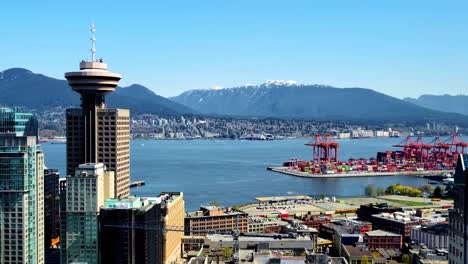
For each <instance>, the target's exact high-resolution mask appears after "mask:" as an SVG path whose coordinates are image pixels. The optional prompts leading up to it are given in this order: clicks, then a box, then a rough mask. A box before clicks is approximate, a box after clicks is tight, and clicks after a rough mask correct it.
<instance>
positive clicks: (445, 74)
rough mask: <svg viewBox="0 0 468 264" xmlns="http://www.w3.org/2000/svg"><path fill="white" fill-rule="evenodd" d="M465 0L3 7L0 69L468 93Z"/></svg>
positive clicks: (161, 82) (170, 89) (173, 90)
mask: <svg viewBox="0 0 468 264" xmlns="http://www.w3.org/2000/svg"><path fill="white" fill-rule="evenodd" d="M467 8H468V2H464V1H447V2H443V3H442V2H439V1H411V2H409V1H369V2H362V1H353V2H351V1H334V2H329V1H288V2H284V1H247V0H245V1H236V2H228V1H219V2H214V1H213V2H211V1H204V2H189V1H179V2H172V1H171V2H153V1H144V2H138V4H136V3H130V2H125V3H119V4H118V5H116V4H114V5H111V4H109V3H104V2H97V3H95V2H91V1H81V2H80V5H75V4H71V3H67V2H59V1H49V2H45V3H44V2H41V3H39V2H37V3H36V2H32V3H28V5H27V6H23V5H21V4H18V3H16V2H12V1H10V2H7V3H3V4H2V9H3V10H4V11H3V14H2V16H1V17H0V23H2V24H3V29H4V30H3V32H2V49H1V50H0V54H1V58H2V60H0V71H3V70H6V69H8V68H12V67H22V68H27V69H30V70H32V71H33V72H36V73H41V74H45V75H48V76H51V77H54V78H59V79H64V77H63V74H64V71H66V70H73V69H75V68H76V65H77V63H78V62H79V61H81V60H82V59H90V57H91V52H90V51H89V50H90V48H91V41H90V36H91V34H90V25H91V23H92V22H93V21H94V22H95V24H96V29H97V32H96V39H97V41H96V49H97V53H96V56H97V58H103V59H104V61H106V62H108V63H109V65H110V70H111V71H115V72H120V73H122V74H123V76H124V79H123V81H122V83H121V85H122V86H128V85H130V84H133V83H138V84H141V85H144V86H146V87H148V88H150V89H151V90H153V91H154V92H155V93H157V94H159V95H162V96H166V97H168V96H175V95H178V94H180V93H182V92H184V91H187V90H191V89H208V88H210V87H214V88H221V87H235V86H241V85H244V84H247V83H248V84H261V83H263V82H265V81H267V80H295V81H297V82H299V83H306V84H324V85H332V86H336V87H363V88H370V89H373V90H376V91H378V92H382V93H385V94H388V95H391V96H395V97H398V98H403V97H418V96H420V95H422V94H452V95H455V94H467V93H468V92H467V89H466V88H467V87H468V80H467V78H466V73H467V72H468V52H467V50H468V49H467V48H466V46H467V44H466V43H468V32H467V29H466V25H467V24H468V17H467V16H466V14H465V10H466V9H467Z"/></svg>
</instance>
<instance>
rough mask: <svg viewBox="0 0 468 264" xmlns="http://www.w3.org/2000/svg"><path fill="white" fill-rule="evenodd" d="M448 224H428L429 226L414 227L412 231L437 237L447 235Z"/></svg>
mask: <svg viewBox="0 0 468 264" xmlns="http://www.w3.org/2000/svg"><path fill="white" fill-rule="evenodd" d="M448 228H449V224H448V223H437V224H429V225H421V226H415V227H413V229H419V230H420V231H422V232H427V233H431V234H437V235H447V234H448Z"/></svg>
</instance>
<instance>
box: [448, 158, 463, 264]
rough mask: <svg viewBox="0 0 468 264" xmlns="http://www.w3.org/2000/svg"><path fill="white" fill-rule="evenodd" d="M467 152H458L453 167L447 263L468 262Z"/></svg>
mask: <svg viewBox="0 0 468 264" xmlns="http://www.w3.org/2000/svg"><path fill="white" fill-rule="evenodd" d="M467 166H468V154H460V156H459V158H458V162H457V166H456V168H455V176H454V178H455V179H454V185H453V194H454V206H453V209H452V210H450V212H449V257H448V259H449V263H450V264H459V263H460V264H461V263H468V255H467V251H468V240H467V237H468V215H467V213H468V208H467V207H468V195H467V191H468V190H467V187H468V185H467V184H466V178H467V176H468V175H467V174H468V171H467Z"/></svg>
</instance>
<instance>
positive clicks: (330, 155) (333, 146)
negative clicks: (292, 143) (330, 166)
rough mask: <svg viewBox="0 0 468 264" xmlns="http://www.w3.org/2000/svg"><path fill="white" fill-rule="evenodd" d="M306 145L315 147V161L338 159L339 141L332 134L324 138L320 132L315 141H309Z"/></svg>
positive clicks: (333, 160) (334, 160)
mask: <svg viewBox="0 0 468 264" xmlns="http://www.w3.org/2000/svg"><path fill="white" fill-rule="evenodd" d="M305 145H306V146H311V147H313V155H312V156H313V157H312V159H313V160H314V161H326V162H336V161H338V146H339V144H338V142H336V141H335V140H334V139H333V137H332V136H331V135H330V134H327V135H325V138H322V136H321V135H320V134H316V135H315V139H314V141H313V142H312V141H310V142H307V143H306V144H305Z"/></svg>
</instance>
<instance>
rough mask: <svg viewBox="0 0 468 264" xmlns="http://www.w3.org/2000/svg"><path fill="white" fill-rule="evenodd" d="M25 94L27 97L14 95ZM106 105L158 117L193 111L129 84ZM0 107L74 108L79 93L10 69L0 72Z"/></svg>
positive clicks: (39, 76)
mask: <svg viewBox="0 0 468 264" xmlns="http://www.w3.org/2000/svg"><path fill="white" fill-rule="evenodd" d="M18 95H29V96H18ZM106 99H107V100H106V102H107V104H108V105H109V107H115V108H128V109H130V111H131V113H132V114H138V113H152V114H161V115H180V114H193V113H196V112H195V111H194V110H192V109H189V108H188V107H186V106H183V105H180V104H178V103H175V102H173V101H171V100H168V99H166V98H164V97H162V96H159V95H157V94H156V93H154V92H153V91H151V90H150V89H148V88H146V87H144V86H142V85H139V84H132V85H130V86H128V87H120V86H118V87H117V88H116V91H115V92H113V93H110V94H109V95H108V96H107V98H106ZM0 104H2V105H5V106H16V107H27V108H34V109H47V108H49V107H56V106H61V107H78V106H79V104H80V99H79V94H78V93H76V92H74V91H72V89H71V87H70V86H69V85H68V83H67V81H66V80H61V79H55V78H52V77H48V76H45V75H43V74H39V73H33V72H32V71H30V70H28V69H25V68H10V69H7V70H4V71H2V72H0Z"/></svg>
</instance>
